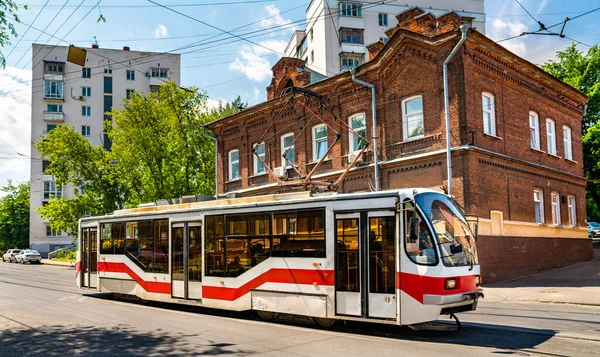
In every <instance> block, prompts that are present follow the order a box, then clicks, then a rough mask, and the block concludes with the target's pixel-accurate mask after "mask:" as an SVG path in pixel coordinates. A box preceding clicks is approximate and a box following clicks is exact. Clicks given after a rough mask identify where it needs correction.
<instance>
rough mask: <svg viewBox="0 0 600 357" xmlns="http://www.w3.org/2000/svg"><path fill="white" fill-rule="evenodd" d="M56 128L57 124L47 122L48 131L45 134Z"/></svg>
mask: <svg viewBox="0 0 600 357" xmlns="http://www.w3.org/2000/svg"><path fill="white" fill-rule="evenodd" d="M54 129H56V124H47V125H46V132H45V133H44V134H48V133H50V132H51V131H52V130H54Z"/></svg>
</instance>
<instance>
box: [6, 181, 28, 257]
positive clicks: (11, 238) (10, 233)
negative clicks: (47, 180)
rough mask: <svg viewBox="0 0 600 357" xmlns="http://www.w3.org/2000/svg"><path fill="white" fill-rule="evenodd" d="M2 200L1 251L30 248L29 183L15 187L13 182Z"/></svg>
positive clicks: (9, 184)
mask: <svg viewBox="0 0 600 357" xmlns="http://www.w3.org/2000/svg"><path fill="white" fill-rule="evenodd" d="M2 191H4V192H8V194H7V195H6V196H4V197H2V198H0V251H2V252H3V251H6V250H7V249H11V248H25V247H29V183H21V184H19V185H16V186H15V185H13V183H12V182H11V181H9V182H8V184H7V185H6V186H4V187H2Z"/></svg>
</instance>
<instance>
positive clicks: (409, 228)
mask: <svg viewBox="0 0 600 357" xmlns="http://www.w3.org/2000/svg"><path fill="white" fill-rule="evenodd" d="M404 226H405V227H406V235H405V239H404V250H405V251H406V254H408V257H409V258H410V260H412V261H413V262H415V263H417V264H421V265H437V263H438V258H437V254H436V249H435V240H434V239H433V235H432V234H431V231H430V230H429V227H428V226H427V223H426V222H425V221H424V220H423V219H422V218H421V217H420V216H419V214H418V213H417V212H416V211H412V210H407V211H406V215H405V223H404Z"/></svg>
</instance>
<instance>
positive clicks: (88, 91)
mask: <svg viewBox="0 0 600 357" xmlns="http://www.w3.org/2000/svg"><path fill="white" fill-rule="evenodd" d="M81 96H82V97H91V96H92V87H81Z"/></svg>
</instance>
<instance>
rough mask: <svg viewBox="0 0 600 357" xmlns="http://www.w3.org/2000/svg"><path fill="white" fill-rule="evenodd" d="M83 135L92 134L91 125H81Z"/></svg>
mask: <svg viewBox="0 0 600 357" xmlns="http://www.w3.org/2000/svg"><path fill="white" fill-rule="evenodd" d="M81 135H82V136H85V137H89V136H90V126H89V125H82V126H81Z"/></svg>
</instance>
